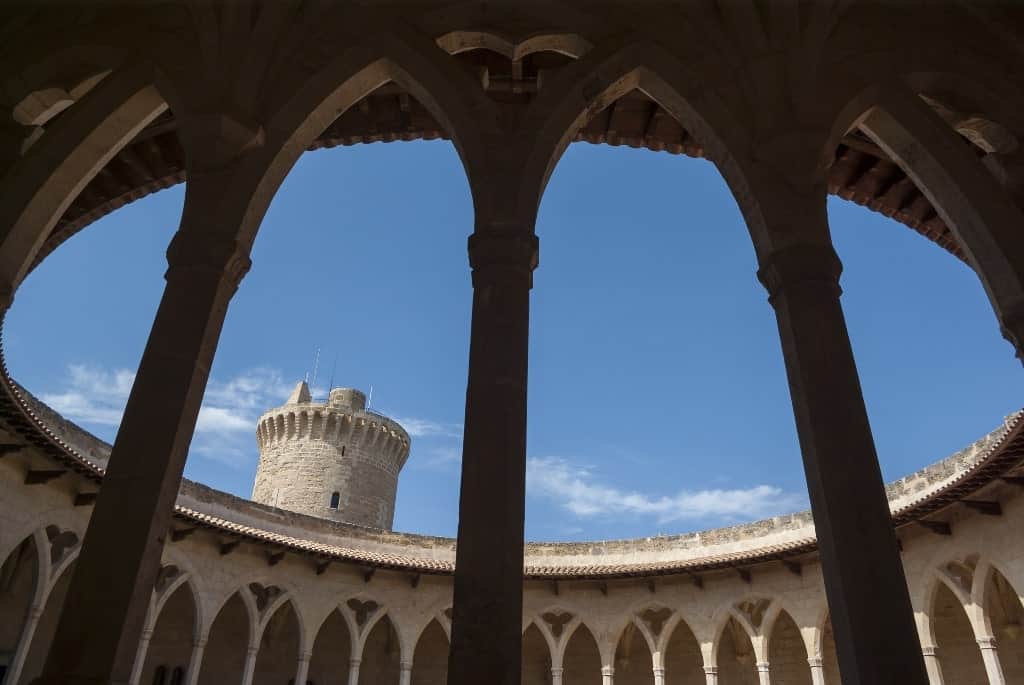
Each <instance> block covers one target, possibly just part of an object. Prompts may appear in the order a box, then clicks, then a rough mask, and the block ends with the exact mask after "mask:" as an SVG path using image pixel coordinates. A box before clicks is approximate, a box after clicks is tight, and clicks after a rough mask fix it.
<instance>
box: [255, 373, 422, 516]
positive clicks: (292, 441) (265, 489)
mask: <svg viewBox="0 0 1024 685" xmlns="http://www.w3.org/2000/svg"><path fill="white" fill-rule="evenodd" d="M256 442H257V444H258V445H259V449H260V463H259V467H258V468H257V470H256V483H255V485H254V487H253V491H252V498H253V500H254V501H256V502H260V503H261V504H269V505H270V506H274V507H279V508H281V509H287V510H289V511H295V512H299V513H302V514H309V515H310V516H319V517H321V518H329V519H333V520H335V521H343V522H345V523H354V524H356V525H360V526H367V527H370V528H381V529H385V530H391V524H392V521H393V520H394V517H395V493H396V492H397V489H398V473H399V471H401V470H402V466H404V465H405V460H406V459H407V458H408V457H409V435H408V434H407V433H406V432H405V430H404V429H403V428H402V427H401V426H400V425H398V424H397V423H395V422H394V421H392V420H391V419H388V418H386V417H384V416H381V415H380V414H375V413H373V412H370V411H367V409H366V395H364V394H363V393H361V392H360V391H358V390H354V389H352V388H335V389H334V390H331V392H330V396H329V397H328V399H327V402H326V403H321V402H314V401H313V399H312V397H311V396H310V392H309V386H308V385H307V384H306V383H305V381H303V382H301V383H299V384H298V385H297V386H296V387H295V390H294V391H293V392H292V394H291V396H290V397H289V398H288V402H287V403H286V404H285V405H284V406H283V407H278V408H276V409H271V410H270V411H268V412H267V413H266V414H264V415H263V416H262V417H260V420H259V424H258V426H257V428H256Z"/></svg>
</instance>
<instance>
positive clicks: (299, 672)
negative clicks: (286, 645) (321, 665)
mask: <svg viewBox="0 0 1024 685" xmlns="http://www.w3.org/2000/svg"><path fill="white" fill-rule="evenodd" d="M312 658H313V655H312V653H310V652H305V653H303V654H300V655H299V663H298V665H297V666H296V668H295V685H306V680H307V679H308V678H309V660H310V659H312Z"/></svg>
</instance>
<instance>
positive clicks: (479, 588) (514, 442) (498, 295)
mask: <svg viewBox="0 0 1024 685" xmlns="http://www.w3.org/2000/svg"><path fill="white" fill-rule="evenodd" d="M531 228H532V227H531ZM469 261H470V264H471V265H472V267H473V322H472V332H471V337H470V347H469V383H468V387H467V389H466V418H465V428H464V431H465V437H464V440H463V452H462V455H463V456H462V485H461V490H460V495H459V537H458V547H457V551H456V560H455V587H454V600H453V604H452V607H453V609H452V611H453V615H452V643H451V651H450V652H449V658H448V683H449V685H479V683H492V684H493V685H519V683H520V668H521V667H520V660H521V655H520V652H521V650H522V613H523V515H524V507H525V494H526V370H527V348H528V338H529V324H530V288H531V286H532V283H533V276H532V272H533V269H534V268H535V267H536V266H537V238H536V236H534V235H533V234H532V231H517V232H514V233H513V232H509V231H508V230H507V229H506V230H502V231H499V230H481V229H480V228H478V229H477V232H476V233H474V234H473V235H472V236H471V237H470V239H469Z"/></svg>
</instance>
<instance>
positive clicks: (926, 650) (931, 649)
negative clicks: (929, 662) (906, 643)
mask: <svg viewBox="0 0 1024 685" xmlns="http://www.w3.org/2000/svg"><path fill="white" fill-rule="evenodd" d="M938 652H939V650H938V648H937V647H936V646H935V645H922V646H921V656H936V655H938Z"/></svg>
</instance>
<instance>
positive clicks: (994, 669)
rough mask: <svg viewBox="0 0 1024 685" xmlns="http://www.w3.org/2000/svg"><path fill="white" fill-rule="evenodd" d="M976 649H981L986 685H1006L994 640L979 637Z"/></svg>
mask: <svg viewBox="0 0 1024 685" xmlns="http://www.w3.org/2000/svg"><path fill="white" fill-rule="evenodd" d="M978 647H979V648H980V649H981V659H982V661H984V662H985V673H986V674H987V675H988V685H1006V676H1004V675H1003V666H1002V664H1000V663H999V653H998V652H997V651H996V639H995V638H994V637H980V638H978Z"/></svg>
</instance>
